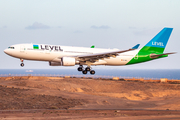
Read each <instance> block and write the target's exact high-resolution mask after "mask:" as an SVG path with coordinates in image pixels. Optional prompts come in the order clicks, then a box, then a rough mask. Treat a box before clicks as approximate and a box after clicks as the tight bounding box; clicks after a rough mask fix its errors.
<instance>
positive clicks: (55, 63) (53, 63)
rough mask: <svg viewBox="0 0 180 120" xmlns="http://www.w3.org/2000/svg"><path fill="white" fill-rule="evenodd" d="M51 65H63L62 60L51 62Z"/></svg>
mask: <svg viewBox="0 0 180 120" xmlns="http://www.w3.org/2000/svg"><path fill="white" fill-rule="evenodd" d="M49 65H50V66H62V62H61V61H60V62H49Z"/></svg>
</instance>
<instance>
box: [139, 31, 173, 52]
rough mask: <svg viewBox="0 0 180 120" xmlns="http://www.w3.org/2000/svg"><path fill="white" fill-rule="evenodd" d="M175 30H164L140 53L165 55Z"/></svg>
mask: <svg viewBox="0 0 180 120" xmlns="http://www.w3.org/2000/svg"><path fill="white" fill-rule="evenodd" d="M172 30H173V28H164V29H162V30H161V31H160V32H159V33H158V34H157V35H156V36H155V37H154V38H153V39H151V40H150V41H149V42H148V43H147V44H146V45H145V46H144V47H143V48H142V49H141V50H140V52H145V51H146V52H155V53H163V51H164V49H165V47H166V44H167V42H168V40H169V37H170V35H171V32H172Z"/></svg>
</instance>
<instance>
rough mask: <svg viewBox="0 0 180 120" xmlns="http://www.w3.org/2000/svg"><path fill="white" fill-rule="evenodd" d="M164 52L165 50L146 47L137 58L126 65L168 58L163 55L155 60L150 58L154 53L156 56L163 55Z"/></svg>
mask: <svg viewBox="0 0 180 120" xmlns="http://www.w3.org/2000/svg"><path fill="white" fill-rule="evenodd" d="M163 51H164V48H159V47H149V46H144V47H143V48H142V49H141V50H140V51H139V52H138V54H136V56H135V57H133V58H132V59H131V60H130V61H129V62H128V63H127V64H126V65H130V64H135V63H141V62H147V61H150V60H154V59H158V58H163V57H167V56H168V55H162V56H159V57H158V58H154V59H152V58H150V54H153V53H154V54H162V53H163Z"/></svg>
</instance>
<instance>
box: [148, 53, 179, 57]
mask: <svg viewBox="0 0 180 120" xmlns="http://www.w3.org/2000/svg"><path fill="white" fill-rule="evenodd" d="M175 53H176V52H171V53H163V54H151V55H150V57H151V58H157V57H160V56H163V55H170V54H175Z"/></svg>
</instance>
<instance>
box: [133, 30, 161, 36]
mask: <svg viewBox="0 0 180 120" xmlns="http://www.w3.org/2000/svg"><path fill="white" fill-rule="evenodd" d="M160 30H161V29H160ZM155 31H159V29H157V28H149V29H148V28H147V29H146V28H142V29H138V30H135V31H133V33H134V34H135V35H146V36H147V35H153V34H154V33H155Z"/></svg>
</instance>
